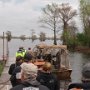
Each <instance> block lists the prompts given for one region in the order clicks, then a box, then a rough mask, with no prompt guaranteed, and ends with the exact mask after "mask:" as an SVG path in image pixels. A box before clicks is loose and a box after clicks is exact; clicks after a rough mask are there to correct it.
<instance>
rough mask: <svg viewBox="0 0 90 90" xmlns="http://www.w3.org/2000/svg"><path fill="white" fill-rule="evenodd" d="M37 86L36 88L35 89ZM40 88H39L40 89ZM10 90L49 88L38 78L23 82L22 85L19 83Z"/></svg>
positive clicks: (43, 89)
mask: <svg viewBox="0 0 90 90" xmlns="http://www.w3.org/2000/svg"><path fill="white" fill-rule="evenodd" d="M35 88H36V89H35ZM38 88H39V89H38ZM10 90H49V89H48V88H47V87H46V86H43V85H41V84H40V83H39V82H38V81H36V80H33V81H32V80H29V79H28V80H27V81H24V82H23V83H21V84H20V85H17V86H15V87H13V88H11V89H10Z"/></svg>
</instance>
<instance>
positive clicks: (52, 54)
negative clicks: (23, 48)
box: [33, 44, 72, 80]
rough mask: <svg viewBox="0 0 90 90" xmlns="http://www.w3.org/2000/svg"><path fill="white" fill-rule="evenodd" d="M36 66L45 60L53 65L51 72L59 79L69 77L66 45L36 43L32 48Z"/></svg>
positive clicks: (69, 67)
mask: <svg viewBox="0 0 90 90" xmlns="http://www.w3.org/2000/svg"><path fill="white" fill-rule="evenodd" d="M33 52H34V53H35V55H36V56H35V57H36V62H35V64H36V65H37V66H38V67H41V66H42V65H43V64H44V63H45V62H51V63H52V65H53V69H52V73H54V74H55V75H57V77H58V79H59V80H70V79H71V72H72V69H71V66H70V61H69V59H68V50H67V46H66V45H46V44H45V45H44V44H43V45H42V44H39V45H36V46H35V47H34V49H33Z"/></svg>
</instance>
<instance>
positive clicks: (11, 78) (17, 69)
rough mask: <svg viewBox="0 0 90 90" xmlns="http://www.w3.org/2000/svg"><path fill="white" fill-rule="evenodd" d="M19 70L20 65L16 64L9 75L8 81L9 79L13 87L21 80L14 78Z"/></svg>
mask: <svg viewBox="0 0 90 90" xmlns="http://www.w3.org/2000/svg"><path fill="white" fill-rule="evenodd" d="M20 72H21V67H20V66H17V67H16V68H15V69H14V70H13V73H12V75H11V77H10V81H11V84H12V86H13V87H14V86H16V85H19V84H20V83H21V80H20V79H17V78H16V75H17V74H18V73H20Z"/></svg>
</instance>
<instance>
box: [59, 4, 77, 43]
mask: <svg viewBox="0 0 90 90" xmlns="http://www.w3.org/2000/svg"><path fill="white" fill-rule="evenodd" d="M58 12H59V17H60V20H61V21H62V23H63V35H62V36H63V44H67V38H68V22H70V21H71V20H72V19H73V17H75V16H76V15H77V13H76V10H74V9H72V7H71V6H70V5H69V4H67V3H66V4H61V5H60V6H59V8H58Z"/></svg>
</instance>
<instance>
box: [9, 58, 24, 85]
mask: <svg viewBox="0 0 90 90" xmlns="http://www.w3.org/2000/svg"><path fill="white" fill-rule="evenodd" d="M22 62H23V57H21V56H17V57H16V62H15V63H13V64H11V65H10V68H9V71H8V74H9V75H11V77H10V81H11V84H12V86H14V85H15V83H16V82H15V80H14V79H13V78H12V75H13V71H14V69H15V68H16V67H18V66H20V65H21V64H22ZM12 79H13V80H12Z"/></svg>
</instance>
